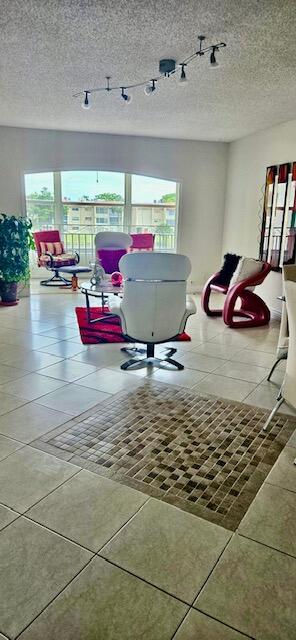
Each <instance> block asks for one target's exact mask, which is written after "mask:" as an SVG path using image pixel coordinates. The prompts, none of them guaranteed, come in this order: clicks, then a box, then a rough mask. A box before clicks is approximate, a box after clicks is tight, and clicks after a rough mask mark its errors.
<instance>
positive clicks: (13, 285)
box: [0, 213, 34, 305]
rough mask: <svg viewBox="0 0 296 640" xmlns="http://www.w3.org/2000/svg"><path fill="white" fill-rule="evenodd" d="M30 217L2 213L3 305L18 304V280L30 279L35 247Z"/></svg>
mask: <svg viewBox="0 0 296 640" xmlns="http://www.w3.org/2000/svg"><path fill="white" fill-rule="evenodd" d="M31 228H32V222H31V220H28V218H17V216H8V215H6V214H5V213H1V214H0V297H1V299H2V303H0V304H2V305H9V304H11V305H13V304H17V303H18V300H17V285H18V282H25V283H26V282H28V280H29V274H30V271H29V249H34V240H33V236H32V232H31Z"/></svg>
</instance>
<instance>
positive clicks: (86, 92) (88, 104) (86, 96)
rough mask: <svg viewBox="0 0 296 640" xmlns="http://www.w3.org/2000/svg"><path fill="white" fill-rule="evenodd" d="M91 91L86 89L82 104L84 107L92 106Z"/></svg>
mask: <svg viewBox="0 0 296 640" xmlns="http://www.w3.org/2000/svg"><path fill="white" fill-rule="evenodd" d="M89 93H90V92H89V91H84V100H83V103H82V105H81V106H82V108H83V109H90V108H91V104H90V98H89Z"/></svg>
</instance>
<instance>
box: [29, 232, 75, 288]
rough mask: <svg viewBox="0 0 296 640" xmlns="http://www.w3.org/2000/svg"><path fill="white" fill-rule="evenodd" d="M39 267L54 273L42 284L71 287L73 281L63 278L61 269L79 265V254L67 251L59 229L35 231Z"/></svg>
mask: <svg viewBox="0 0 296 640" xmlns="http://www.w3.org/2000/svg"><path fill="white" fill-rule="evenodd" d="M33 236H34V240H35V245H36V251H37V256H38V258H37V263H38V267H45V268H46V269H48V271H51V272H53V276H52V277H51V278H48V279H47V280H41V281H40V284H42V285H43V286H46V287H49V286H51V287H54V286H60V284H61V283H63V284H64V285H65V284H66V285H68V286H71V280H67V279H66V278H63V276H61V275H60V274H59V269H60V268H61V267H71V266H72V265H75V264H78V263H79V255H78V253H76V252H74V253H68V252H66V251H65V248H64V243H63V242H62V240H61V236H60V232H59V231H58V230H57V229H51V230H49V231H35V233H33Z"/></svg>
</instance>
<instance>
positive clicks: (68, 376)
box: [40, 360, 96, 382]
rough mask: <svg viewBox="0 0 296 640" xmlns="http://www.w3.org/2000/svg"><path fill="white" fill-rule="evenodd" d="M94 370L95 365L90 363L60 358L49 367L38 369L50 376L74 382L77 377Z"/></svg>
mask: <svg viewBox="0 0 296 640" xmlns="http://www.w3.org/2000/svg"><path fill="white" fill-rule="evenodd" d="M95 370H96V367H94V366H93V365H91V364H84V363H83V362H77V361H76V360H62V361H61V362H58V363H57V364H53V365H52V366H50V367H45V368H44V369H42V371H40V374H41V375H43V376H48V377H50V378H57V379H58V380H64V381H65V382H74V381H75V380H79V378H83V377H84V376H88V375H89V374H90V373H93V372H94V371H95Z"/></svg>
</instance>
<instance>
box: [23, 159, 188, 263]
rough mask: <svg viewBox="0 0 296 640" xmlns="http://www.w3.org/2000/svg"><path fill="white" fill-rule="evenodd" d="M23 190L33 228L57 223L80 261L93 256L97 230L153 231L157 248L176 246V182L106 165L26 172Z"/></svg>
mask: <svg viewBox="0 0 296 640" xmlns="http://www.w3.org/2000/svg"><path fill="white" fill-rule="evenodd" d="M25 195H26V210H27V215H28V217H30V218H31V219H32V222H33V229H34V230H42V229H53V228H58V229H60V231H61V234H62V236H63V238H64V240H65V244H66V246H67V248H68V249H69V250H71V249H73V250H76V251H78V252H79V253H80V254H81V259H82V260H83V261H85V260H86V261H89V260H91V259H93V256H94V237H95V235H96V233H98V232H99V231H126V232H128V233H144V232H149V233H154V234H155V236H156V238H155V248H156V249H157V250H160V251H175V250H176V240H177V238H176V234H177V214H178V184H177V183H176V182H173V181H170V180H162V179H159V178H151V177H148V176H139V175H130V174H124V173H115V172H107V171H61V172H54V173H33V174H32V173H31V174H26V175H25Z"/></svg>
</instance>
